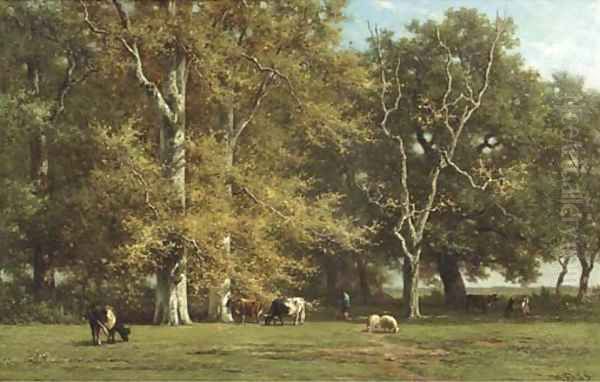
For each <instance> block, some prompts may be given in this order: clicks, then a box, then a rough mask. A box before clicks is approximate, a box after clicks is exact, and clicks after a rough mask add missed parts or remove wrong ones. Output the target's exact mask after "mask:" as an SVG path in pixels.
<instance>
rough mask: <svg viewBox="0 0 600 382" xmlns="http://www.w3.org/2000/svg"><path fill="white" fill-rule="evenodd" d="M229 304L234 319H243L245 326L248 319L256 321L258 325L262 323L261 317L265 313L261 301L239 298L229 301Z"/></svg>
mask: <svg viewBox="0 0 600 382" xmlns="http://www.w3.org/2000/svg"><path fill="white" fill-rule="evenodd" d="M227 304H228V305H229V308H230V309H231V313H232V314H233V315H234V317H239V318H241V320H242V323H243V324H245V323H246V317H249V318H252V319H254V320H255V321H256V323H257V324H258V323H259V322H260V316H261V315H262V313H263V304H262V303H261V302H260V301H257V300H253V299H248V298H238V299H229V301H228V302H227Z"/></svg>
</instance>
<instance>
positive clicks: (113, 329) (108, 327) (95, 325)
mask: <svg viewBox="0 0 600 382" xmlns="http://www.w3.org/2000/svg"><path fill="white" fill-rule="evenodd" d="M86 316H87V319H88V322H89V324H90V329H91V330H92V343H93V344H94V345H101V344H102V341H101V340H100V333H101V332H103V333H104V334H105V335H106V336H107V338H108V341H109V342H115V333H119V336H121V339H122V340H123V341H125V342H127V341H129V335H130V334H131V329H129V328H127V327H126V326H125V325H124V324H123V323H122V322H120V321H119V320H117V315H116V314H115V311H114V309H113V307H111V306H110V305H105V306H95V307H92V308H90V309H89V310H88V312H87V315H86Z"/></svg>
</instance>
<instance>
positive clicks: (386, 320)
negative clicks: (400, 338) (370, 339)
mask: <svg viewBox="0 0 600 382" xmlns="http://www.w3.org/2000/svg"><path fill="white" fill-rule="evenodd" d="M379 325H380V326H381V328H382V329H383V330H385V331H388V330H391V331H392V332H393V333H398V331H399V330H400V329H399V328H398V323H397V322H396V319H395V318H394V317H392V316H388V315H384V316H381V318H380V319H379Z"/></svg>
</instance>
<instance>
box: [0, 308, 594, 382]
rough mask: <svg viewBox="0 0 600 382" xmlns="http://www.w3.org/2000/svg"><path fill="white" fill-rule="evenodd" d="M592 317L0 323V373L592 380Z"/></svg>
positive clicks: (124, 376) (106, 377)
mask: <svg viewBox="0 0 600 382" xmlns="http://www.w3.org/2000/svg"><path fill="white" fill-rule="evenodd" d="M598 328H599V326H598V323H591V322H561V321H556V322H553V321H548V320H545V321H542V320H536V319H535V318H533V319H526V320H518V319H515V320H504V319H502V318H500V317H487V316H486V317H483V316H478V317H468V318H467V317H464V318H462V319H449V318H447V317H445V318H444V317H442V318H432V319H428V320H423V321H419V322H410V323H407V322H402V323H401V330H400V333H398V334H381V333H366V332H365V331H364V329H365V325H364V324H363V322H362V321H359V320H358V318H357V319H356V320H355V321H354V322H340V321H308V322H307V323H306V324H305V325H303V326H298V327H294V326H284V327H278V326H275V327H273V326H269V327H265V326H262V325H260V326H259V325H256V324H246V325H245V326H242V325H231V324H229V325H228V324H218V323H198V324H194V325H191V326H184V327H157V326H144V325H141V326H133V333H132V337H131V341H130V342H128V343H123V342H119V341H117V343H116V344H108V345H103V346H100V347H95V346H92V345H91V337H90V333H89V328H88V327H87V325H73V326H69V325H33V326H0V379H3V380H4V379H9V380H15V379H27V380H31V379H38V380H39V379H41V380H46V379H52V380H69V379H77V380H163V379H165V380H166V379H168V380H174V379H179V380H181V379H185V380H190V379H193V380H310V379H313V380H336V379H353V380H365V379H369V380H390V379H392V380H399V379H400V380H402V379H410V380H414V379H446V380H449V379H450V380H456V379H460V380H498V379H500V380H508V379H519V380H540V379H542V380H550V379H551V380H589V379H600V364H599V363H598V362H597V359H598V354H600V331H599V330H598Z"/></svg>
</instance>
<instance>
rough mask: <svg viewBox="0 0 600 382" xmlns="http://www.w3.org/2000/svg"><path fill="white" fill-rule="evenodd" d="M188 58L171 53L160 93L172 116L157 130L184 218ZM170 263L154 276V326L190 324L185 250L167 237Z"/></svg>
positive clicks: (167, 175) (164, 163)
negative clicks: (166, 74)
mask: <svg viewBox="0 0 600 382" xmlns="http://www.w3.org/2000/svg"><path fill="white" fill-rule="evenodd" d="M187 70H188V68H187V59H186V57H185V54H184V53H183V52H181V51H180V50H177V51H176V52H175V53H174V57H173V59H172V63H171V67H170V69H169V72H168V77H167V80H166V81H165V88H164V92H163V94H164V95H165V97H164V98H165V101H166V102H167V104H168V105H169V107H170V110H171V115H170V116H168V115H163V116H162V123H161V128H160V161H161V165H162V174H163V176H164V177H165V178H166V179H168V180H169V183H170V185H171V188H172V191H173V194H172V195H173V200H172V202H173V204H174V207H175V209H176V210H177V211H179V213H180V214H181V215H185V208H186V197H185V168H186V162H185V126H186V121H185V118H186V117H185V96H186V85H187ZM168 240H169V241H170V242H171V244H172V250H171V251H170V253H169V254H168V258H169V260H168V261H166V262H165V264H163V265H162V266H161V267H160V268H159V269H158V270H157V275H156V280H157V285H156V301H155V308H154V323H155V324H160V323H169V324H170V325H179V324H191V322H192V320H191V319H190V316H189V313H188V302H187V271H186V261H187V259H186V249H185V245H184V243H182V242H181V239H178V238H176V237H170V238H169V239H168Z"/></svg>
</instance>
